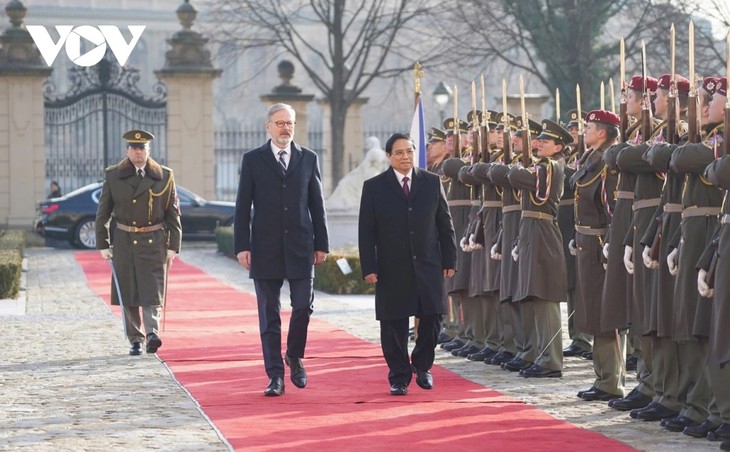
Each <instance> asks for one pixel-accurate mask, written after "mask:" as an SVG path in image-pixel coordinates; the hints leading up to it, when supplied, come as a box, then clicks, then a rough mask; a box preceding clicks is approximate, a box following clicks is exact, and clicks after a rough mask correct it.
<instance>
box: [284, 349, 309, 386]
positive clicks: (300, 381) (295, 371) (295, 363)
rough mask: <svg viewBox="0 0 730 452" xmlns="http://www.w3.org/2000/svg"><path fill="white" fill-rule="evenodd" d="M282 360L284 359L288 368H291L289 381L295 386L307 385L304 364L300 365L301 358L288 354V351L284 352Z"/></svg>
mask: <svg viewBox="0 0 730 452" xmlns="http://www.w3.org/2000/svg"><path fill="white" fill-rule="evenodd" d="M284 361H286V365H287V366H289V369H290V370H291V375H290V376H289V378H291V382H292V383H294V386H296V387H297V388H303V387H305V386H307V372H306V371H305V370H304V366H302V359H301V358H292V357H291V356H289V353H286V354H285V355H284Z"/></svg>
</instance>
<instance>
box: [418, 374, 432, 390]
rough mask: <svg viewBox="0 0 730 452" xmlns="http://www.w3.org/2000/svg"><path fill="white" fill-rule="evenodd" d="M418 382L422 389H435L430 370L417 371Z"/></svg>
mask: <svg viewBox="0 0 730 452" xmlns="http://www.w3.org/2000/svg"><path fill="white" fill-rule="evenodd" d="M416 384H417V385H418V387H420V388H422V389H433V376H432V375H431V372H430V371H428V370H424V371H420V370H419V371H418V372H416Z"/></svg>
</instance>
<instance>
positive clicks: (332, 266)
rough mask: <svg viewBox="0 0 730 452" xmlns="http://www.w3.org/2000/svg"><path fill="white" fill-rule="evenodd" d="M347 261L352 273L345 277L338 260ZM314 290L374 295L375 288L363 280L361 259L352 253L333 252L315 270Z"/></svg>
mask: <svg viewBox="0 0 730 452" xmlns="http://www.w3.org/2000/svg"><path fill="white" fill-rule="evenodd" d="M343 257H344V258H345V259H347V263H348V264H350V268H352V273H350V274H348V275H343V274H342V271H341V270H340V267H339V266H338V265H337V260H338V259H340V258H343ZM314 274H315V277H314V288H315V289H316V290H320V291H322V292H326V293H331V294H374V293H375V286H374V285H372V284H368V283H366V282H365V281H364V280H363V279H362V273H361V269H360V258H359V257H358V256H357V255H356V254H354V253H352V252H341V251H340V252H338V251H333V252H332V253H330V254H329V255H328V256H327V260H326V261H324V262H323V263H322V264H321V265H318V266H317V267H315V270H314Z"/></svg>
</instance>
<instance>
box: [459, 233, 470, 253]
mask: <svg viewBox="0 0 730 452" xmlns="http://www.w3.org/2000/svg"><path fill="white" fill-rule="evenodd" d="M468 245H469V243H468V242H467V240H466V237H463V238H462V239H461V241H460V242H459V246H460V247H461V251H463V252H465V253H466V248H467V246H468Z"/></svg>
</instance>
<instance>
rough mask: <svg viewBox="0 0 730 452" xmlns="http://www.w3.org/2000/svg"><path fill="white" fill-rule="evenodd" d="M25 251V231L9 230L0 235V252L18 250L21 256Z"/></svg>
mask: <svg viewBox="0 0 730 452" xmlns="http://www.w3.org/2000/svg"><path fill="white" fill-rule="evenodd" d="M24 249H25V231H21V230H16V229H13V230H9V231H2V232H1V233H0V250H18V251H20V254H21V255H22V254H23V250H24Z"/></svg>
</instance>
